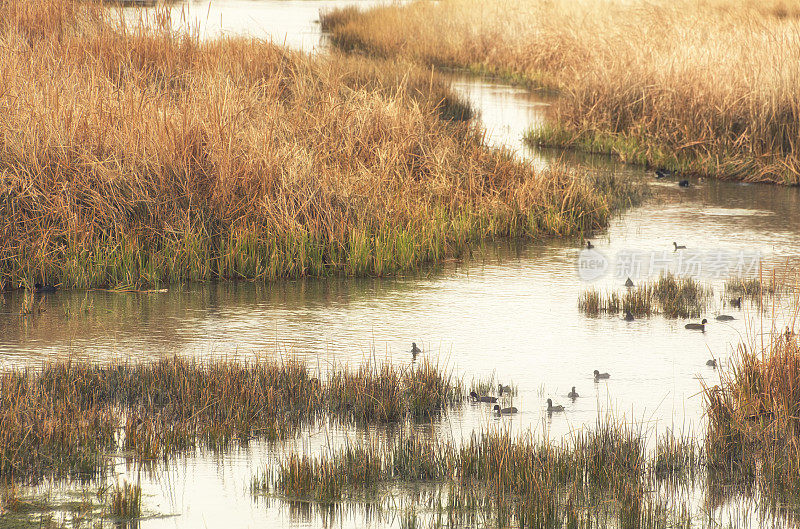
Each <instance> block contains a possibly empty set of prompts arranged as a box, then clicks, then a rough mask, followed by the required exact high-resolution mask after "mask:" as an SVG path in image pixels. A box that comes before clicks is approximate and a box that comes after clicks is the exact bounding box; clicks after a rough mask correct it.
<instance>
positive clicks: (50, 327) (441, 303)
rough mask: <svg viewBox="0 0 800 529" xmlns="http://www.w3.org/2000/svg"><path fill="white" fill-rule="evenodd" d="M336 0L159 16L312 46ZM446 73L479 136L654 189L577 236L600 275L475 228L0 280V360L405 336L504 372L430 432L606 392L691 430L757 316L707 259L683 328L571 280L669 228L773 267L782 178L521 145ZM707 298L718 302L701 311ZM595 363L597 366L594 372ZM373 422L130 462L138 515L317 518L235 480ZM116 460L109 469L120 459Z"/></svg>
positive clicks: (312, 346) (383, 342)
mask: <svg viewBox="0 0 800 529" xmlns="http://www.w3.org/2000/svg"><path fill="white" fill-rule="evenodd" d="M349 3H351V2H340V1H317V0H296V1H269V0H260V1H248V2H242V1H236V0H225V1H218V2H213V3H208V2H191V3H184V4H181V3H178V4H176V5H175V6H174V7H173V8H172V13H173V23H176V24H187V23H188V24H190V25H195V26H196V27H199V28H200V31H201V34H202V35H203V36H205V37H209V38H211V37H214V36H218V35H221V34H225V33H239V32H246V33H248V34H250V35H252V36H256V37H264V38H271V39H272V40H273V41H274V42H276V43H285V44H286V45H288V46H291V47H294V48H299V49H303V50H307V51H314V50H316V51H319V50H321V49H323V48H324V39H323V36H322V35H321V34H320V30H319V25H318V24H317V23H316V19H317V16H318V12H319V10H320V9H329V8H332V7H336V6H341V5H346V4H349ZM358 5H362V6H368V5H371V2H367V1H365V2H361V3H358ZM134 13H135V11H133V10H131V13H129V14H128V16H135V14H134ZM452 80H453V85H454V88H455V89H456V90H457V91H458V92H459V93H461V94H463V95H464V96H465V97H466V98H467V99H468V100H469V101H470V102H471V103H472V105H473V106H474V107H475V108H476V109H478V111H479V113H480V116H481V117H480V119H482V121H483V123H484V125H485V126H486V128H487V142H489V143H490V144H492V145H496V146H503V147H506V148H509V149H512V150H514V152H516V153H517V154H518V155H519V156H521V157H524V158H526V159H529V160H531V162H532V163H534V164H535V165H536V166H537V167H540V168H542V167H545V166H546V165H548V164H550V163H553V162H555V161H560V162H561V163H567V164H572V165H575V167H576V170H579V171H580V170H585V171H589V170H597V171H623V172H628V173H631V175H632V176H633V177H637V178H642V179H646V181H647V182H648V186H649V187H650V188H651V190H652V194H651V196H650V197H649V198H648V199H647V201H646V202H645V203H644V205H642V206H640V207H636V208H634V209H631V210H628V211H626V212H625V213H624V214H622V215H620V216H618V217H616V218H615V219H613V221H612V222H611V224H610V226H609V228H608V229H607V230H606V231H605V232H603V233H599V234H595V235H594V238H593V239H592V240H593V242H594V244H595V247H596V250H597V252H599V253H600V254H601V255H602V256H604V257H605V258H607V259H608V262H609V263H610V268H609V270H608V272H607V273H606V274H605V275H604V276H602V277H600V278H599V279H597V280H596V281H594V282H592V283H589V282H586V281H584V280H582V279H581V276H580V275H579V273H578V263H579V259H580V257H581V248H579V247H578V245H579V243H578V242H576V241H557V242H552V243H539V244H534V245H526V246H521V247H511V246H509V245H507V244H500V245H489V246H487V247H486V248H484V249H482V250H481V251H480V252H479V255H478V256H477V257H476V258H475V259H473V260H470V261H468V262H465V263H455V262H454V263H447V264H445V265H444V266H442V267H439V268H436V269H432V270H428V271H425V272H423V273H420V274H418V275H411V276H407V277H402V278H391V279H342V278H333V279H329V280H306V281H287V282H276V283H271V284H253V283H220V284H191V285H185V286H180V287H174V288H170V289H168V290H167V291H166V292H157V293H109V292H100V291H92V292H58V293H56V294H54V295H48V296H46V297H43V298H40V299H39V300H38V302H39V303H40V307H41V308H42V309H44V310H43V311H41V312H40V313H38V314H35V315H30V316H26V317H22V316H20V307H21V303H22V296H21V294H19V293H18V292H12V293H5V294H2V295H0V368H4V369H8V368H10V367H13V366H23V365H32V364H33V365H35V364H37V363H39V362H41V361H43V360H45V359H56V358H66V357H76V358H85V359H91V360H99V361H107V360H111V359H130V360H132V361H137V360H151V359H156V358H162V357H167V356H171V355H175V354H179V355H193V356H196V357H199V358H208V357H210V356H220V357H232V356H235V357H241V358H247V357H256V356H257V357H262V358H263V357H267V358H274V357H285V358H289V357H295V358H302V359H304V360H306V361H307V362H308V363H309V365H311V366H313V367H319V368H320V369H321V370H323V371H324V369H325V368H326V367H328V366H330V365H334V364H339V365H341V364H346V365H357V364H360V363H363V362H367V361H370V360H372V359H379V360H382V359H386V358H388V359H390V360H391V361H393V362H397V363H410V362H411V361H412V358H411V355H410V353H408V352H407V351H408V350H409V348H410V344H411V342H412V341H415V342H417V343H418V344H421V345H422V346H423V349H424V352H423V353H422V355H423V356H428V357H431V358H432V359H434V360H437V361H438V362H439V363H440V364H445V365H447V366H448V367H450V368H451V369H452V370H453V371H454V372H455V373H456V374H458V375H459V376H460V377H464V378H465V380H466V381H467V382H469V380H470V379H472V378H476V379H477V378H486V377H488V376H490V375H492V374H494V375H495V376H496V377H497V379H499V380H501V381H502V382H503V383H513V384H514V385H516V386H517V387H518V395H517V396H516V397H515V398H514V400H513V403H514V405H515V406H516V407H518V408H520V411H521V413H520V414H519V415H517V416H515V417H514V418H513V419H511V420H509V419H502V420H500V419H496V418H493V417H491V415H490V414H489V413H488V411H489V410H488V407H484V406H467V407H466V408H465V410H464V411H463V412H460V413H450V414H449V415H448V416H447V418H446V419H445V420H444V421H442V422H441V423H439V424H436V425H433V426H431V427H430V431H431V435H434V436H439V437H444V438H453V439H456V440H457V439H461V438H462V437H463V436H465V435H466V436H468V435H469V434H470V433H471V432H473V431H474V430H480V429H482V428H483V429H485V428H486V427H487V426H488V427H490V428H492V427H511V428H513V429H515V430H522V431H525V430H528V429H532V430H534V431H535V432H537V434H540V435H547V436H550V437H553V438H559V437H561V436H563V435H566V434H568V433H569V432H572V431H575V430H579V429H581V428H585V427H593V426H594V425H595V422H596V420H597V417H598V413H603V412H604V411H607V410H610V409H613V410H614V412H615V414H616V415H618V416H622V415H624V416H625V417H626V418H627V419H629V420H635V421H637V422H638V423H640V424H642V425H643V426H644V427H645V428H646V429H647V430H650V431H653V430H656V429H659V430H661V429H664V428H675V429H676V430H683V431H685V432H689V431H691V432H695V433H697V434H700V433H701V432H702V429H703V426H702V401H701V398H700V396H699V395H698V393H699V391H700V388H701V382H700V380H701V379H706V380H708V381H709V382H710V383H713V382H714V380H715V377H717V374H716V371H714V370H713V369H711V368H709V367H707V366H706V365H705V362H706V360H707V359H708V358H710V357H711V356H712V355H713V356H714V357H717V358H719V359H720V360H721V361H722V362H724V361H725V359H726V358H727V357H728V356H729V354H730V353H731V348H732V347H733V346H735V345H736V344H737V343H738V342H739V341H740V340H741V339H742V338H743V337H746V338H750V339H757V337H758V335H759V333H761V332H766V331H768V330H769V329H762V327H761V325H762V321H761V319H760V318H759V314H758V311H757V310H756V309H755V308H754V307H752V306H743V310H741V311H740V310H733V309H730V308H729V307H724V306H723V299H724V290H723V279H724V277H723V276H722V275H717V274H712V275H709V276H707V277H705V279H704V281H705V282H706V283H707V284H708V285H709V286H711V287H712V288H714V302H713V304H712V310H711V311H709V320H711V324H709V325H708V327H707V329H706V331H705V332H704V333H700V332H690V331H687V330H685V329H684V328H683V326H684V324H685V323H686V322H685V320H680V319H678V320H675V319H667V318H664V317H661V316H654V317H651V318H643V319H638V320H636V321H634V322H625V321H622V320H621V319H619V318H616V317H609V316H603V317H598V318H591V317H586V316H585V315H583V314H582V313H581V312H580V311H579V310H578V298H579V296H580V294H581V293H582V292H583V291H584V290H586V289H587V288H589V287H590V286H593V287H595V288H599V289H601V290H609V289H617V290H620V291H622V283H623V281H624V280H625V276H626V275H633V273H632V272H631V271H628V273H626V271H625V270H621V271H619V272H620V273H617V272H618V271H617V270H616V269H615V263H620V262H621V261H622V259H623V258H624V256H626V255H627V256H629V255H632V254H633V253H636V252H640V253H641V254H642V255H644V256H645V257H646V259H648V260H649V259H655V258H654V257H653V256H657V257H659V258H660V259H662V262H663V259H667V260H673V259H678V255H676V254H675V253H674V252H673V251H672V243H673V241H677V242H678V244H682V245H686V246H687V249H689V250H699V251H702V252H706V253H707V254H709V253H714V252H717V251H718V250H723V251H725V252H729V253H730V254H732V255H735V256H751V255H754V254H755V253H757V254H758V255H760V256H761V257H762V258H763V260H764V262H766V263H769V264H771V265H780V266H783V267H789V268H791V267H793V266H794V265H795V264H796V263H794V261H793V258H794V256H797V255H800V194H798V191H797V189H787V188H782V187H777V186H747V185H741V184H735V183H725V182H718V181H705V182H695V181H693V182H692V183H693V185H692V186H691V187H689V188H688V189H682V188H679V187H678V186H677V184H676V182H675V181H674V180H668V181H655V180H654V179H653V178H652V176H651V175H648V174H646V173H645V172H644V171H643V170H641V169H637V168H632V167H629V166H624V165H622V164H618V163H615V162H613V161H611V160H610V159H608V158H606V157H591V156H579V155H576V154H574V153H558V152H553V151H550V150H547V151H544V150H536V149H529V148H528V147H526V146H525V145H524V144H523V143H522V141H521V138H522V134H523V133H524V132H525V131H526V130H527V129H528V128H529V127H530V126H531V125H535V124H541V123H544V121H545V120H546V112H547V106H548V100H547V99H546V98H542V97H538V96H535V95H532V94H529V93H527V92H525V91H523V90H521V89H518V88H514V87H510V86H506V85H503V84H498V83H493V82H490V81H486V80H479V79H474V78H465V77H461V76H453V78H452ZM648 262H650V261H648ZM647 271H648V270H643V273H646V272H647ZM656 275H657V274H656ZM637 279H638V278H637ZM721 310H724V311H726V312H727V313H730V314H733V315H734V316H735V317H736V319H735V320H733V321H731V322H727V323H720V322H716V321H714V320H713V316H714V315H715V314H716V313H717V311H721ZM783 324H784V323H783V322H781V323H780V325H781V328H782V326H783ZM789 324H791V322H789ZM418 360H419V358H418ZM594 369H599V370H601V371H608V372H610V373H611V375H612V376H611V378H610V379H609V380H607V381H601V382H599V383H596V382H595V381H594V380H593V377H592V371H593V370H594ZM571 386H576V389H577V391H578V392H579V393H580V394H581V398H579V399H578V400H577V401H575V402H574V403H573V402H570V400H569V399H568V398H567V397H566V394H567V392H569V390H570V388H571ZM548 397H552V398H553V400H554V401H556V402H557V403H561V404H564V405H565V406H566V408H567V409H566V413H564V414H561V415H556V416H553V417H548V415H547V414H546V413H545V404H544V402H545V399H546V398H548ZM381 432H382V430H374V431H371V432H359V431H356V430H346V431H343V430H338V429H328V428H324V427H321V428H318V429H315V430H313V431H306V432H305V435H303V436H301V437H298V438H297V439H295V440H294V441H291V442H289V443H286V444H285V445H283V446H281V447H280V448H279V449H275V448H274V447H273V448H270V447H268V446H266V445H264V444H260V443H254V444H252V445H251V446H250V447H249V448H248V449H241V450H235V451H232V452H229V453H226V454H224V455H208V456H197V457H189V458H181V459H180V460H179V461H178V462H176V463H174V464H171V465H169V466H168V468H167V469H166V470H165V471H164V472H157V473H156V474H155V475H153V476H149V477H145V476H142V477H141V479H142V485H143V493H144V508H145V511H146V512H149V513H158V514H159V515H165V516H154V517H150V518H146V519H145V520H144V521H142V523H141V525H142V526H144V527H198V526H205V527H219V526H223V525H224V526H242V527H244V526H256V525H259V526H260V525H263V524H265V523H266V524H267V525H268V526H287V527H288V526H296V525H303V526H305V525H308V524H311V525H313V526H318V525H319V524H320V523H322V522H321V520H320V519H319V518H318V517H314V516H310V517H309V516H306V515H304V514H303V511H302V510H300V511H297V510H296V509H294V508H293V507H290V506H288V505H287V504H284V503H281V502H279V501H274V502H271V501H267V502H262V501H258V502H256V501H253V499H252V497H251V495H250V493H249V491H248V486H249V482H250V478H251V477H252V475H253V474H254V472H256V471H257V470H259V469H262V468H264V465H265V464H266V463H267V462H268V461H269V460H270V459H271V458H274V457H276V454H280V453H282V452H285V451H292V450H300V451H303V450H310V451H312V452H313V451H317V450H318V449H319V448H320V447H324V446H326V445H328V444H331V443H333V444H336V443H337V442H339V441H342V440H344V439H345V438H349V439H354V438H356V437H362V436H368V435H376V436H378V437H380V436H381V435H382V434H381ZM118 471H119V472H120V473H122V474H124V473H125V472H126V470H125V466H124V464H122V463H120V465H119V468H118ZM132 479H135V478H132ZM171 515H175V516H171ZM337 523H338V522H337ZM341 523H342V524H343V525H345V526H350V525H352V526H353V527H361V526H365V525H369V526H372V525H377V526H382V525H384V524H385V523H388V524H390V525H396V520H395V521H392V520H388V521H386V520H383V521H382V520H373V521H372V522H369V523H367V522H365V521H364V516H363V514H359V515H355V516H353V517H352V519H350V518H347V517H346V518H345V519H344V520H343V521H341Z"/></svg>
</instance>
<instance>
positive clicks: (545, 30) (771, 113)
mask: <svg viewBox="0 0 800 529" xmlns="http://www.w3.org/2000/svg"><path fill="white" fill-rule="evenodd" d="M787 6H789V8H787ZM795 12H797V8H796V6H793V4H792V3H791V2H789V3H787V2H779V1H777V0H776V1H774V2H765V3H763V4H762V3H761V2H734V1H732V0H707V1H704V2H695V1H690V0H680V1H677V2H673V1H667V0H657V1H653V2H647V3H646V4H641V3H636V2H627V1H622V0H619V1H616V0H615V1H611V2H607V1H589V2H570V1H567V0H557V1H553V2H526V1H524V0H499V1H497V2H492V3H491V4H487V3H486V2H482V1H480V0H446V1H442V2H435V3H431V2H410V3H407V4H403V5H389V6H378V7H375V8H372V9H369V10H364V11H358V10H352V9H351V10H348V11H345V12H333V13H329V14H327V15H325V16H323V17H322V20H323V24H324V26H325V27H326V28H328V29H329V30H330V31H331V32H332V38H333V42H334V43H336V44H337V45H338V46H339V47H340V48H342V49H344V50H358V51H362V52H366V53H369V54H372V55H375V56H379V57H396V56H401V57H408V58H410V59H412V60H414V61H417V62H419V63H424V64H429V65H435V66H454V67H460V68H466V69H468V70H470V71H477V72H481V73H494V74H500V75H503V76H506V77H507V78H509V79H510V80H514V81H516V80H523V81H526V82H528V83H532V84H536V85H540V86H547V87H560V88H561V90H560V96H559V97H558V99H557V100H556V101H555V103H554V105H553V108H552V110H553V111H552V114H551V117H553V118H554V120H555V123H554V124H552V125H551V126H549V127H545V128H541V129H536V130H533V131H532V134H531V137H530V141H532V142H536V143H543V144H548V145H560V146H566V147H576V148H581V149H585V150H591V151H595V152H604V153H609V154H613V155H616V156H619V157H620V158H621V159H623V160H625V161H628V162H634V163H644V164H649V165H654V166H658V167H664V168H669V169H674V170H678V171H682V172H691V173H700V174H708V175H715V176H719V177H725V178H739V179H743V180H757V181H771V182H780V183H787V184H794V183H797V182H798V181H800V176H799V175H800V158H798V155H797V152H798V150H797V138H798V137H800V120H798V119H797V118H798V112H797V108H798V107H800V96H798V94H797V91H796V90H794V89H793V86H794V85H795V84H796V80H797V79H798V78H800V66H798V62H797V61H796V60H794V58H795V57H797V56H800V37H798V35H800V31H798V30H799V29H800V19H798V17H796V16H794V15H793V13H795ZM698 27H702V28H703V31H697V29H696V28H698ZM658 34H667V35H671V36H673V37H674V38H668V39H659V38H654V37H653V35H658Z"/></svg>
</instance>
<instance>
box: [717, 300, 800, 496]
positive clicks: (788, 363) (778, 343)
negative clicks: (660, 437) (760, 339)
mask: <svg viewBox="0 0 800 529" xmlns="http://www.w3.org/2000/svg"><path fill="white" fill-rule="evenodd" d="M798 306H800V305H798V301H797V299H795V300H794V304H793V308H792V309H791V310H792V313H793V314H795V315H796V313H797V310H798V309H797V308H798ZM799 381H800V344H799V343H798V339H797V335H796V334H795V333H794V331H793V330H792V329H791V328H788V327H787V328H786V329H785V330H783V331H781V330H776V331H774V332H773V333H772V334H771V335H770V337H769V338H768V339H767V340H766V341H765V343H763V344H761V345H757V344H753V345H746V344H742V345H740V346H739V348H738V350H737V354H736V355H735V356H734V358H733V360H732V362H731V363H730V366H729V367H728V368H727V369H724V370H722V372H721V379H720V383H719V384H717V385H713V386H708V387H705V388H704V397H705V399H706V403H707V416H708V432H707V434H706V440H705V446H704V449H705V452H706V455H707V458H708V464H709V467H710V470H711V471H713V472H716V473H717V475H726V474H727V475H730V474H731V473H732V472H733V473H734V474H735V475H736V477H737V479H736V480H735V483H736V484H737V485H739V486H746V487H752V486H754V485H755V487H756V488H757V490H758V491H759V492H760V493H761V494H762V496H763V497H764V498H766V499H768V500H769V501H770V502H771V503H775V502H776V501H778V502H780V501H784V500H786V499H787V498H788V499H791V500H793V501H796V499H797V498H798V496H799V495H800V486H798V484H800V383H799ZM726 482H730V479H728V480H726Z"/></svg>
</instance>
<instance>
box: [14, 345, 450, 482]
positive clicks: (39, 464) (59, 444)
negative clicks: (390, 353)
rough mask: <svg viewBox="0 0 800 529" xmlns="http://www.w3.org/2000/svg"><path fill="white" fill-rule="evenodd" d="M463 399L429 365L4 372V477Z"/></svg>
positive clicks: (432, 410) (152, 455)
mask: <svg viewBox="0 0 800 529" xmlns="http://www.w3.org/2000/svg"><path fill="white" fill-rule="evenodd" d="M463 398H464V396H463V389H462V386H461V383H460V381H458V380H456V379H454V378H452V376H451V375H449V374H448V373H447V372H446V371H444V370H443V369H442V368H441V367H437V366H434V365H431V364H428V363H422V364H420V365H419V366H418V367H417V368H416V369H414V370H412V369H407V368H400V367H392V366H385V365H384V366H381V365H378V366H371V367H364V368H361V369H359V370H358V371H346V370H342V369H337V370H334V371H333V372H332V373H331V374H330V376H329V377H328V378H327V379H324V380H323V381H320V380H319V379H317V378H316V377H313V376H311V373H310V372H309V371H308V369H307V368H306V367H304V366H302V365H300V364H297V363H292V362H285V363H276V362H266V361H264V362H261V361H259V362H253V363H237V362H233V361H209V362H196V361H191V360H183V359H179V358H173V359H169V360H163V361H159V362H155V363H151V364H135V365H131V364H112V365H109V366H98V365H91V364H80V363H58V364H47V365H45V366H43V367H42V368H41V369H35V370H34V369H26V370H15V371H10V372H6V373H2V374H0V480H24V479H32V480H36V479H39V478H41V477H45V476H52V477H79V478H87V479H89V478H94V477H96V476H98V474H99V473H100V472H101V471H102V470H103V466H102V454H103V453H106V452H109V451H114V450H119V449H122V450H126V451H129V452H131V453H133V454H135V455H137V456H138V457H140V458H145V459H157V458H165V457H167V456H169V455H171V454H177V453H180V452H183V451H186V450H192V449H196V448H202V447H209V448H212V449H221V448H225V447H227V446H229V445H230V444H231V443H235V442H238V443H247V442H248V441H249V440H250V439H254V438H259V439H267V440H278V439H284V438H286V436H287V435H289V434H290V433H292V432H294V431H296V428H298V427H299V426H301V425H303V424H309V423H311V421H314V420H315V419H316V418H317V417H320V418H322V417H324V418H325V419H333V420H336V421H341V422H344V423H348V424H350V423H357V424H366V423H369V424H382V423H391V422H405V421H413V420H417V419H423V418H431V417H433V416H435V415H437V414H439V413H441V412H442V411H443V410H445V409H446V408H449V407H454V406H458V405H460V403H461V402H462V401H463Z"/></svg>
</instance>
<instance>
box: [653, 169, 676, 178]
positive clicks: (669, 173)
mask: <svg viewBox="0 0 800 529" xmlns="http://www.w3.org/2000/svg"><path fill="white" fill-rule="evenodd" d="M668 176H672V171H667V170H666V169H656V178H666V177H668Z"/></svg>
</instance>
